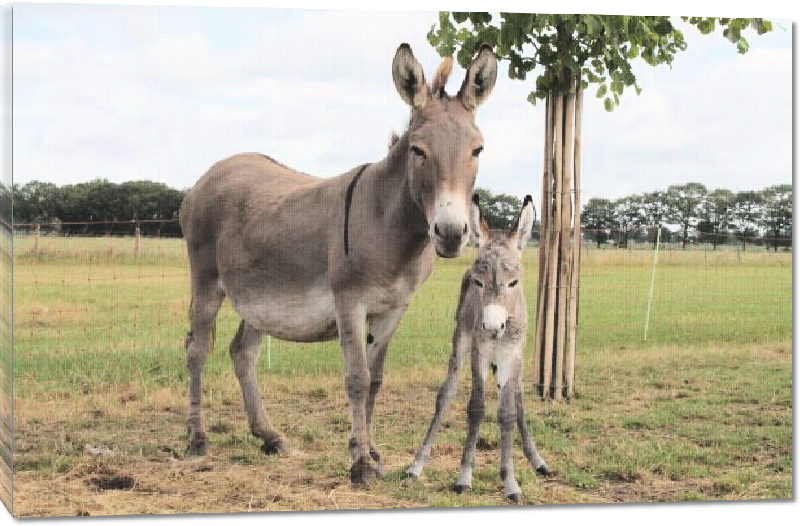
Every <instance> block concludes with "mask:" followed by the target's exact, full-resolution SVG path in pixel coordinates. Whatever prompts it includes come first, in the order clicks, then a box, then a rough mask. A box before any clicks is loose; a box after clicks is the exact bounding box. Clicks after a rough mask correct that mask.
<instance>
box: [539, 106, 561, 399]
mask: <svg viewBox="0 0 800 526" xmlns="http://www.w3.org/2000/svg"><path fill="white" fill-rule="evenodd" d="M555 100H556V104H555V111H554V112H553V120H554V121H555V160H556V163H555V166H556V167H555V173H554V177H555V183H556V184H555V192H554V193H555V197H556V199H555V200H554V202H555V213H554V214H553V228H552V232H551V233H550V244H549V245H548V247H547V250H548V261H547V265H548V268H547V275H548V278H547V281H546V284H545V286H546V287H547V288H548V290H547V292H548V294H547V304H546V305H547V309H546V311H545V314H546V318H545V338H544V375H543V381H542V392H543V393H544V394H545V396H552V395H551V392H550V384H551V379H552V377H553V342H554V336H555V335H554V334H553V332H554V329H555V308H556V296H557V294H558V288H557V277H556V270H557V269H556V266H557V264H558V244H559V237H560V233H561V231H560V230H557V229H556V225H557V221H558V220H559V218H560V217H561V200H560V199H558V196H559V195H561V170H562V167H563V166H562V165H563V154H564V152H563V148H562V146H561V145H562V141H563V124H564V97H563V96H561V95H556V97H555Z"/></svg>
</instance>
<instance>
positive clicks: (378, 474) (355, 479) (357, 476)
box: [350, 458, 383, 486]
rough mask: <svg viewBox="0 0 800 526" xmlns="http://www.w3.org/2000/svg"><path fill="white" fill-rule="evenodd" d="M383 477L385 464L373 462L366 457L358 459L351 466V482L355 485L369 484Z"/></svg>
mask: <svg viewBox="0 0 800 526" xmlns="http://www.w3.org/2000/svg"><path fill="white" fill-rule="evenodd" d="M381 478H383V466H381V465H377V464H373V463H372V462H371V461H370V460H368V459H366V458H360V459H358V460H357V461H356V462H355V463H354V464H353V465H352V466H351V467H350V482H351V483H352V484H353V485H354V486H361V485H365V484H369V483H370V482H372V481H373V480H379V479H381Z"/></svg>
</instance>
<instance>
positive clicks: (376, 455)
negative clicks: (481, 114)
mask: <svg viewBox="0 0 800 526" xmlns="http://www.w3.org/2000/svg"><path fill="white" fill-rule="evenodd" d="M369 456H370V457H372V460H374V461H375V462H380V461H381V454H380V453H378V450H377V449H375V448H372V447H371V448H369Z"/></svg>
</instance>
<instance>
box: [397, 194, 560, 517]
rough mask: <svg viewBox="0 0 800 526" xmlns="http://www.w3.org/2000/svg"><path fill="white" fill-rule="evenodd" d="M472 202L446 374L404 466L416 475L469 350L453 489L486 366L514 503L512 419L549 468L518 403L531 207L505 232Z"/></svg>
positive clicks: (466, 471)
mask: <svg viewBox="0 0 800 526" xmlns="http://www.w3.org/2000/svg"><path fill="white" fill-rule="evenodd" d="M472 202H473V204H472V209H471V211H470V223H471V227H472V231H473V233H474V234H475V237H476V238H477V241H478V256H477V258H476V259H475V262H474V263H473V264H472V267H470V268H469V269H467V271H466V272H465V273H464V278H463V279H462V281H461V297H460V298H459V301H458V309H457V310H456V329H455V332H454V333H453V352H452V354H451V355H450V366H449V369H448V371H447V378H446V379H445V381H444V384H443V385H442V387H441V388H440V389H439V394H438V396H437V397H436V412H435V413H434V415H433V420H432V421H431V425H430V427H429V428H428V434H427V435H426V436H425V441H424V442H423V443H422V448H421V449H420V450H419V452H418V453H417V456H416V457H415V458H414V462H413V464H411V467H409V468H408V470H407V473H408V475H410V476H412V477H414V478H416V477H419V476H420V475H421V474H422V468H423V467H424V465H425V462H426V461H427V460H428V456H429V455H430V452H431V447H432V446H433V441H434V439H435V437H436V433H437V432H438V430H439V426H440V424H441V423H442V417H443V416H444V412H445V411H446V410H447V406H448V405H449V403H450V400H451V399H452V397H453V395H454V394H455V391H456V385H457V383H458V376H459V368H460V366H461V363H462V362H463V358H464V354H465V353H466V352H467V351H468V350H469V351H470V352H471V357H472V395H471V396H470V399H469V406H468V408H467V417H468V418H467V420H468V423H469V429H468V432H467V439H466V442H465V444H464V453H463V456H462V457H461V477H460V478H459V480H458V483H457V484H456V487H455V490H456V491H457V492H458V493H462V492H465V491H468V490H469V489H470V488H471V486H472V469H473V467H474V465H475V443H476V442H477V440H478V430H479V428H480V424H481V421H482V420H483V416H484V411H485V404H484V386H485V384H486V376H487V373H488V370H489V367H491V368H492V371H493V372H494V375H495V379H496V381H497V387H498V389H499V390H500V392H499V397H498V409H497V422H498V424H499V425H500V478H501V479H502V481H503V484H504V485H505V494H506V497H508V498H509V499H511V500H512V501H514V502H520V501H521V500H522V492H521V490H520V487H519V485H518V484H517V479H516V477H515V476H514V464H513V461H512V455H511V450H512V445H513V442H514V422H515V420H516V424H517V426H518V427H519V431H520V434H521V435H522V447H523V451H524V453H525V457H526V458H527V459H528V461H529V462H530V463H531V465H533V468H534V469H535V470H536V472H537V473H539V474H541V475H545V476H550V475H552V471H551V470H550V468H548V467H547V464H546V463H545V461H544V460H542V458H541V457H540V456H539V453H538V452H537V451H536V446H534V444H533V441H532V440H531V436H530V433H529V431H528V426H527V423H526V420H525V412H524V409H523V405H522V350H523V348H524V346H525V331H526V330H527V321H528V313H527V307H526V303H525V294H524V293H523V291H522V284H521V283H520V277H521V276H522V262H521V260H522V249H523V247H524V245H525V241H526V240H527V239H528V238H529V237H530V235H531V230H532V228H533V223H534V220H535V217H536V211H535V209H534V206H533V201H532V200H531V196H526V197H525V200H524V202H523V204H522V210H521V211H520V213H519V215H518V216H517V218H516V220H515V222H514V226H513V228H512V229H511V230H510V231H507V232H498V231H495V232H490V231H489V228H488V226H487V224H486V221H485V220H484V218H483V217H482V215H481V211H480V206H479V204H480V203H479V199H478V195H477V194H475V195H474V196H473V197H472Z"/></svg>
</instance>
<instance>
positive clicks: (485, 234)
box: [469, 194, 492, 247]
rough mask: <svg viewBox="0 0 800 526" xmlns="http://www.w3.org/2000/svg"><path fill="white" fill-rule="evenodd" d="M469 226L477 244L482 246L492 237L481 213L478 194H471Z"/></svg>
mask: <svg viewBox="0 0 800 526" xmlns="http://www.w3.org/2000/svg"><path fill="white" fill-rule="evenodd" d="M469 227H470V228H471V229H472V234H473V235H474V236H475V240H476V241H477V242H478V246H479V247H482V246H483V245H485V244H487V243H488V242H489V241H490V240H491V237H492V234H491V232H490V231H489V225H487V224H486V220H485V219H484V218H483V214H481V202H480V198H479V197H478V194H472V205H471V206H470V209H469Z"/></svg>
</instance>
